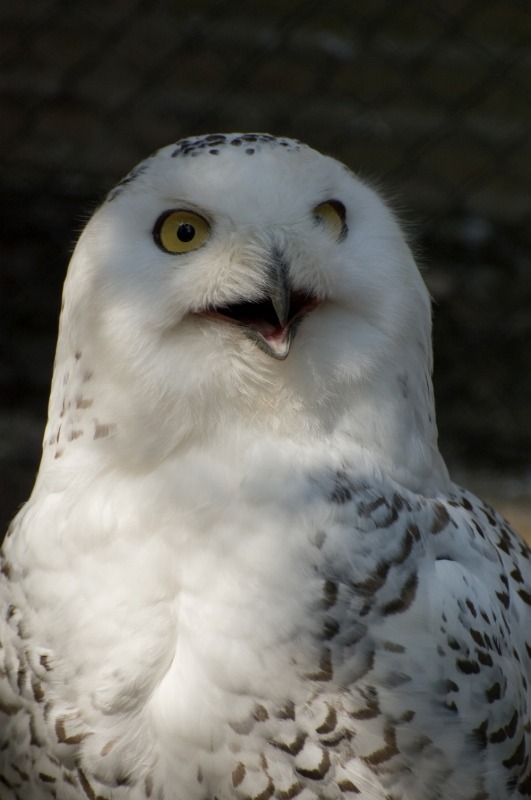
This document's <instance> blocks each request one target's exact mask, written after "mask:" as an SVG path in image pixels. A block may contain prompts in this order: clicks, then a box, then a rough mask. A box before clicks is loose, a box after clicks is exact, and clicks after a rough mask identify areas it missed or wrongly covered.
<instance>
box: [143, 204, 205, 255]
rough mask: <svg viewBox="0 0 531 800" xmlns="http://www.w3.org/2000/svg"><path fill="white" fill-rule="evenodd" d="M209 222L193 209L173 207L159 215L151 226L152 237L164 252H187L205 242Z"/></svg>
mask: <svg viewBox="0 0 531 800" xmlns="http://www.w3.org/2000/svg"><path fill="white" fill-rule="evenodd" d="M209 236H210V224H209V223H208V222H207V221H206V219H204V218H203V217H201V216H199V214H195V213H194V212H193V211H181V210H180V209H173V210H172V211H165V212H164V213H163V214H161V215H160V217H159V218H158V220H157V221H156V223H155V227H154V228H153V238H154V240H155V242H156V244H157V245H158V246H159V247H160V249H161V250H164V251H165V252H166V253H189V252H190V251H191V250H197V248H198V247H201V245H203V244H205V242H206V241H207V239H208V237H209Z"/></svg>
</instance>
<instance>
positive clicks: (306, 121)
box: [0, 0, 531, 516]
mask: <svg viewBox="0 0 531 800" xmlns="http://www.w3.org/2000/svg"><path fill="white" fill-rule="evenodd" d="M0 31H1V33H0V81H1V94H2V110H1V115H0V142H1V145H2V146H1V148H0V161H1V174H2V182H3V188H2V194H1V198H0V200H1V202H2V218H3V223H4V224H3V226H2V233H1V236H0V247H1V253H0V258H1V261H0V303H1V304H2V305H1V307H0V324H1V325H2V329H3V330H2V332H3V334H4V336H3V337H2V342H3V354H2V359H1V362H0V392H1V393H2V398H1V399H2V408H3V412H2V413H1V414H0V462H1V463H2V464H3V465H4V466H3V472H4V480H3V486H4V489H3V494H0V507H1V508H4V507H5V508H6V509H7V511H6V515H7V516H9V515H10V514H11V513H12V512H13V510H14V507H15V505H16V503H18V502H19V501H20V500H22V499H23V498H24V496H25V495H26V494H27V491H28V487H29V486H31V483H32V480H33V473H34V470H35V468H36V464H37V462H38V457H39V442H40V436H41V431H42V426H43V423H44V418H45V405H46V398H47V393H48V385H49V377H50V373H51V365H52V359H53V349H54V344H55V335H56V324H57V315H58V309H59V303H60V287H61V283H62V280H63V278H64V273H65V269H66V265H67V262H68V256H69V251H70V248H71V246H72V242H73V240H74V239H75V235H76V232H77V231H79V229H80V227H81V226H82V224H83V220H84V219H85V218H86V217H87V216H88V215H89V214H90V212H91V210H92V208H94V206H95V205H96V204H97V202H98V200H99V199H100V198H101V197H102V195H103V193H104V191H105V190H107V189H108V188H109V187H110V186H111V185H112V183H113V182H114V181H115V180H116V179H118V178H120V177H121V176H122V175H123V174H124V173H126V172H127V171H128V170H129V169H130V168H131V166H133V165H134V164H135V163H136V162H137V161H139V160H140V159H142V158H143V157H145V156H146V155H147V154H148V153H149V152H151V151H152V150H154V149H156V148H157V147H159V146H162V145H164V144H167V143H169V142H172V141H175V140H176V139H178V138H179V137H181V136H185V135H189V134H193V133H203V132H212V131H218V130H220V131H229V130H230V131H232V130H259V131H268V132H271V133H274V134H283V135H288V136H294V137H296V138H300V139H302V140H304V141H306V142H308V143H309V144H311V145H312V146H314V147H316V148H318V149H321V150H324V151H325V152H328V153H330V154H332V155H335V156H336V157H338V158H339V159H341V160H343V161H345V162H346V163H347V164H348V165H349V166H350V167H351V168H352V169H354V170H355V171H356V172H358V173H359V174H361V175H362V176H363V177H366V178H369V179H370V180H373V181H375V182H376V183H377V185H379V186H382V187H383V188H384V191H385V193H386V194H387V196H389V197H391V200H392V201H393V198H395V205H396V207H397V208H398V211H399V213H401V214H402V215H403V217H404V219H405V222H406V225H407V226H408V228H409V229H410V230H411V235H412V238H413V240H414V244H415V247H416V248H417V251H418V253H419V258H420V261H421V263H422V264H424V266H425V268H426V272H425V276H426V280H427V283H428V285H429V288H430V290H431V292H432V294H433V296H434V300H435V331H434V335H435V353H436V393H437V399H438V407H439V426H440V431H441V441H442V445H443V449H444V450H445V452H446V454H447V455H448V456H449V457H450V460H456V461H464V462H467V463H472V464H480V465H483V464H485V465H494V466H503V467H508V468H510V469H517V470H518V469H520V470H522V469H529V467H530V466H531V423H530V420H529V411H528V409H529V398H530V397H531V260H530V254H531V200H530V194H531V190H530V187H531V7H530V6H529V2H528V0H499V1H496V2H495V1H494V0H439V1H438V2H437V0H435V1H434V2H428V1H426V2H422V1H421V0H362V1H361V2H354V0H328V2H326V3H323V2H322V0H321V1H320V2H314V1H313V0H305V1H304V2H289V0H288V2H286V0H283V2H280V0H272V2H269V3H264V2H260V3H258V2H255V1H254V0H250V1H249V2H245V3H235V2H234V0H233V1H232V2H228V0H196V2H194V3H190V4H187V5H183V4H180V3H177V2H176V1H175V0H99V2H94V3H84V2H81V0H33V2H31V1H30V0H26V1H22V0H19V2H17V3H12V2H10V1H8V0H2V2H0Z"/></svg>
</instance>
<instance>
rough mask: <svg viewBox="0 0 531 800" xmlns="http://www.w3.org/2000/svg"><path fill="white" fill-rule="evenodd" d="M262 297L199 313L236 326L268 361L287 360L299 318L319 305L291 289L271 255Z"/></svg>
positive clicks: (286, 274)
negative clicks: (269, 357) (264, 354)
mask: <svg viewBox="0 0 531 800" xmlns="http://www.w3.org/2000/svg"><path fill="white" fill-rule="evenodd" d="M264 288H265V296H264V297H262V298H260V299H257V300H244V299H242V300H241V301H240V302H237V303H233V304H231V305H228V306H223V307H217V308H208V309H205V310H204V311H202V312H199V313H200V314H201V316H203V317H207V318H209V319H219V320H224V321H226V322H231V323H233V324H236V325H239V326H240V327H241V328H242V330H243V331H244V333H245V334H246V335H247V336H248V337H249V339H252V340H253V342H254V343H255V344H256V345H257V346H258V347H259V348H260V350H262V351H263V352H264V353H266V354H267V355H268V356H271V358H275V359H277V360H278V361H283V360H284V359H285V358H287V356H288V353H289V350H290V346H291V342H292V340H293V336H294V335H295V332H296V330H297V327H298V325H299V323H300V322H301V320H302V318H303V317H304V316H305V315H306V314H308V313H309V312H310V311H312V310H313V309H314V308H316V307H317V306H318V305H319V304H320V300H319V299H318V298H316V297H314V296H313V295H308V294H305V293H304V292H300V291H296V290H294V289H292V287H291V285H290V282H289V267H288V264H287V262H286V261H285V260H284V259H283V258H282V256H281V255H280V253H279V252H278V251H276V250H274V251H273V252H272V256H271V260H270V262H269V269H268V275H267V278H266V283H265V287H264Z"/></svg>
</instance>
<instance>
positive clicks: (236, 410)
mask: <svg viewBox="0 0 531 800" xmlns="http://www.w3.org/2000/svg"><path fill="white" fill-rule="evenodd" d="M382 374H385V380H384V379H383V377H382V379H378V376H375V377H373V379H372V380H371V381H364V382H361V383H352V384H350V385H348V386H345V387H344V389H343V391H336V392H335V393H334V394H332V395H331V396H329V397H327V398H326V400H322V399H320V398H319V397H317V395H316V396H315V397H313V399H312V397H311V392H310V393H309V394H310V399H308V396H307V395H305V396H304V399H302V393H300V394H297V392H296V391H295V390H294V389H293V387H291V389H286V387H285V386H284V387H282V386H281V385H280V384H279V385H276V386H275V385H273V386H272V387H271V389H270V393H269V394H268V393H267V390H266V387H265V386H264V387H263V391H262V392H260V393H257V394H256V396H252V397H250V398H249V397H245V398H243V399H241V400H240V401H239V400H238V398H237V397H234V396H232V397H231V398H227V400H226V402H225V403H224V402H222V401H221V402H220V398H219V396H217V395H216V396H215V397H214V398H213V397H212V393H210V400H211V402H213V401H215V407H214V406H208V405H207V404H206V401H205V400H203V403H202V404H201V402H200V400H199V399H198V398H197V397H194V398H192V402H190V400H189V399H188V400H187V401H186V402H184V400H182V399H181V400H179V399H176V398H175V397H171V396H169V397H167V396H166V397H165V396H161V397H159V396H156V395H153V394H146V395H145V396H144V395H143V393H142V391H141V389H139V390H138V391H135V392H134V393H133V394H132V395H130V396H124V395H123V393H122V394H120V388H119V386H118V385H116V384H115V381H114V379H113V375H112V373H110V372H107V373H105V374H101V373H100V372H99V370H98V368H97V367H96V363H95V360H94V358H92V357H91V355H90V353H89V352H88V351H83V350H81V349H77V348H74V349H70V350H68V351H66V348H65V349H63V346H62V345H61V344H60V346H59V349H58V356H57V366H56V369H55V372H54V379H53V386H52V394H51V398H50V407H49V421H48V425H47V428H46V433H45V439H44V448H43V450H44V452H43V461H42V465H41V470H40V473H39V479H38V481H37V485H36V487H38V486H39V484H40V483H42V481H45V483H46V488H47V490H48V491H49V490H50V489H55V490H63V489H65V488H67V487H68V485H70V484H71V483H79V482H81V481H90V480H93V479H94V477H95V476H98V475H101V474H112V473H113V472H130V473H134V474H137V475H139V474H142V473H146V474H151V473H154V472H156V470H158V469H159V468H160V466H161V465H164V464H167V463H170V462H171V463H173V464H174V465H175V466H174V469H175V475H176V476H177V479H178V472H179V469H182V466H180V463H179V462H180V460H181V459H182V458H183V456H184V455H186V454H189V453H191V452H194V451H196V452H200V453H204V454H209V453H210V454H211V455H212V456H216V457H217V458H220V459H221V460H222V463H223V464H224V465H225V466H226V469H227V470H228V471H230V472H231V473H232V474H233V475H234V476H235V480H236V482H237V481H238V478H237V475H238V472H239V471H240V472H241V473H242V474H241V475H240V479H243V478H244V474H243V469H244V468H243V466H242V465H243V464H244V462H245V458H244V456H245V454H246V453H247V452H249V451H250V450H253V451H256V449H257V443H259V442H262V443H264V446H266V449H268V452H269V451H270V450H271V449H272V450H273V451H274V450H275V448H276V449H277V451H278V452H279V453H280V452H283V453H287V452H290V453H293V454H294V457H295V458H297V457H298V456H296V453H299V454H300V457H301V458H304V457H305V456H304V453H309V452H311V453H312V455H311V457H310V460H312V459H313V460H314V461H315V459H317V460H319V459H321V460H323V459H324V460H325V461H326V459H327V458H329V460H331V461H332V460H334V461H338V460H339V461H341V462H342V463H343V464H345V465H348V467H349V469H351V470H352V471H354V472H355V471H359V472H365V473H370V474H373V475H374V474H376V473H380V474H384V475H387V476H388V477H390V478H392V479H393V480H395V481H397V482H398V483H399V484H401V485H403V486H405V487H407V488H408V489H410V490H412V491H419V492H424V493H434V492H437V491H439V490H443V489H444V488H445V487H446V486H447V485H448V475H447V471H446V468H445V465H444V462H443V460H442V458H441V456H440V454H439V451H438V448H437V430H436V424H435V412H434V404H433V392H432V384H431V378H430V375H429V372H428V368H427V370H426V374H424V373H423V374H421V375H420V376H417V377H416V378H415V376H414V374H413V373H411V374H410V373H408V372H407V370H404V369H402V368H401V369H394V370H392V369H390V367H389V365H387V368H386V370H385V371H382ZM390 375H391V378H390V377H389V376H390ZM390 382H391V384H392V385H391V386H390ZM317 453H320V455H317ZM182 463H185V462H182Z"/></svg>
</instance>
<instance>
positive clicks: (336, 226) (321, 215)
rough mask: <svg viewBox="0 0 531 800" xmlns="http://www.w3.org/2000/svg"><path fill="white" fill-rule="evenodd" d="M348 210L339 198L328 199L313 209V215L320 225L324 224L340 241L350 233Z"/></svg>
mask: <svg viewBox="0 0 531 800" xmlns="http://www.w3.org/2000/svg"><path fill="white" fill-rule="evenodd" d="M346 215H347V212H346V210H345V206H344V205H343V203H340V202H339V200H327V201H326V203H320V204H319V205H318V206H316V207H315V208H314V210H313V217H314V219H315V221H316V222H317V223H318V224H319V225H323V226H324V227H325V228H326V229H327V231H328V233H329V234H330V235H331V236H332V237H333V238H334V239H335V240H336V241H338V242H341V241H343V239H344V238H345V236H346V235H347V233H348V227H347V223H346V222H345V217H346Z"/></svg>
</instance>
